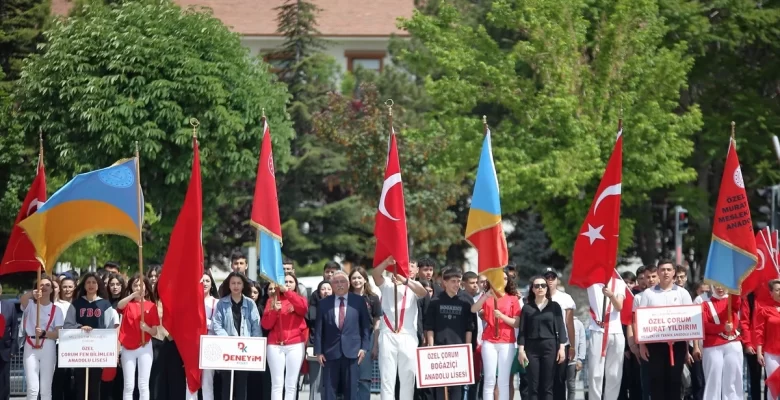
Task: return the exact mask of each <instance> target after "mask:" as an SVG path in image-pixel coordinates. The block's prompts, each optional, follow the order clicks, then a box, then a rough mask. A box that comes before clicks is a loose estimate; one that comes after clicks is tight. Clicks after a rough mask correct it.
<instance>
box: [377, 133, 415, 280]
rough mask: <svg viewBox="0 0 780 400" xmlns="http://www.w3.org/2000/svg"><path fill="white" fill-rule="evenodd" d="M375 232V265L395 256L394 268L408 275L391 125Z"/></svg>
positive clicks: (402, 206) (403, 211)
mask: <svg viewBox="0 0 780 400" xmlns="http://www.w3.org/2000/svg"><path fill="white" fill-rule="evenodd" d="M374 236H375V237H376V249H375V250H374V266H375V267H376V266H377V265H379V264H381V263H382V262H383V261H385V260H386V259H387V258H388V257H390V256H392V257H393V259H395V268H396V269H395V272H396V273H397V274H399V275H401V276H403V277H405V278H408V277H409V243H408V242H407V240H408V239H407V230H406V205H405V204H404V185H403V182H402V181H401V163H400V162H399V161H398V145H397V142H396V135H395V129H393V128H391V133H390V146H389V148H388V151H387V166H386V167H385V180H384V183H383V184H382V194H381V195H380V196H379V206H378V207H377V211H376V223H375V225H374Z"/></svg>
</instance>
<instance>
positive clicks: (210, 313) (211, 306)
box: [203, 296, 219, 333]
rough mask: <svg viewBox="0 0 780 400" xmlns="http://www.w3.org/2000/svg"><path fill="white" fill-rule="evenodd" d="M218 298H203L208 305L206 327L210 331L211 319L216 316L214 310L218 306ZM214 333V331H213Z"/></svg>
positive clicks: (204, 303)
mask: <svg viewBox="0 0 780 400" xmlns="http://www.w3.org/2000/svg"><path fill="white" fill-rule="evenodd" d="M217 301H219V300H217V299H215V298H213V297H211V296H208V297H206V298H205V299H203V305H204V306H205V307H206V329H208V331H209V332H212V331H211V319H212V318H214V312H215V311H216V308H217ZM212 333H213V332H212Z"/></svg>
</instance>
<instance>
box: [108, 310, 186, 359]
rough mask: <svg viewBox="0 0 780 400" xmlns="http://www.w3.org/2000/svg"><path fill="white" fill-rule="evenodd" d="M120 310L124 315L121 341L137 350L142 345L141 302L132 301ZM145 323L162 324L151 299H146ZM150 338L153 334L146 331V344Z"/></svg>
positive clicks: (122, 343)
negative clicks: (150, 334)
mask: <svg viewBox="0 0 780 400" xmlns="http://www.w3.org/2000/svg"><path fill="white" fill-rule="evenodd" d="M118 311H119V314H120V315H122V324H121V325H120V327H119V343H120V344H121V345H122V347H124V348H126V349H127V350H135V349H137V348H139V347H141V303H139V302H137V301H131V302H130V303H128V304H127V306H125V308H123V309H121V310H118ZM144 323H145V324H146V325H148V326H150V327H154V326H159V325H160V315H159V314H157V306H156V305H155V304H154V303H152V302H151V301H149V300H145V301H144ZM193 329H194V328H193ZM149 340H151V336H149V334H148V333H146V332H144V344H146V343H148V342H149Z"/></svg>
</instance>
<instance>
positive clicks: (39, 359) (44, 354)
mask: <svg viewBox="0 0 780 400" xmlns="http://www.w3.org/2000/svg"><path fill="white" fill-rule="evenodd" d="M34 296H35V297H36V299H37V302H38V303H39V304H40V305H41V310H40V314H38V321H37V324H38V328H36V327H35V326H36V318H35V317H36V313H37V308H38V307H36V306H35V305H33V304H30V307H27V308H25V310H24V314H23V316H22V323H23V329H24V374H25V378H26V379H27V400H38V395H40V396H41V400H51V398H52V393H51V384H52V380H53V379H54V369H55V368H56V367H57V346H56V342H55V341H56V340H57V336H58V334H59V330H60V328H62V325H63V323H64V322H65V315H64V314H63V313H62V309H60V307H57V306H55V305H54V302H53V300H54V291H53V285H52V279H51V278H50V277H48V276H46V275H43V276H41V280H40V287H39V288H38V290H36V291H34ZM36 338H37V345H36Z"/></svg>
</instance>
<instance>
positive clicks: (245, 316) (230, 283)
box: [211, 271, 262, 400]
mask: <svg viewBox="0 0 780 400" xmlns="http://www.w3.org/2000/svg"><path fill="white" fill-rule="evenodd" d="M251 293H252V292H251V287H250V284H249V281H248V280H247V279H246V277H245V276H244V275H243V274H242V273H240V272H236V271H234V272H231V273H230V274H229V275H228V276H227V278H226V279H225V282H223V284H222V287H220V293H219V294H220V296H222V298H221V299H219V301H218V302H217V311H215V312H214V319H213V320H212V321H211V326H212V329H213V330H214V334H215V335H217V336H245V337H261V336H262V332H261V331H260V314H259V312H258V311H257V305H256V304H255V302H254V301H252V299H251V298H250V296H251ZM221 375H222V381H223V382H230V375H231V374H230V371H222V374H221ZM247 376H248V375H247V372H246V371H235V372H234V373H233V398H232V399H230V398H229V397H230V385H229V384H227V385H222V400H246V398H247V397H246V391H247Z"/></svg>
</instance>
